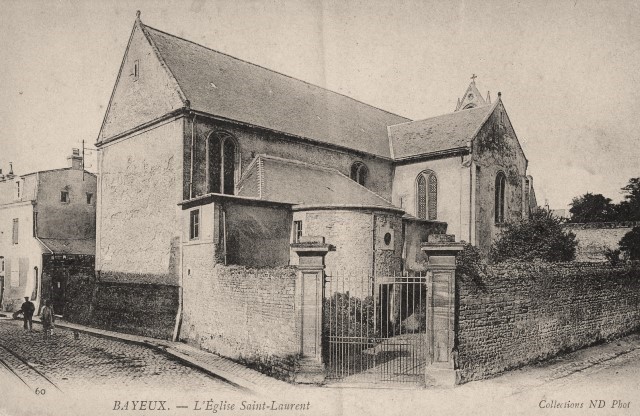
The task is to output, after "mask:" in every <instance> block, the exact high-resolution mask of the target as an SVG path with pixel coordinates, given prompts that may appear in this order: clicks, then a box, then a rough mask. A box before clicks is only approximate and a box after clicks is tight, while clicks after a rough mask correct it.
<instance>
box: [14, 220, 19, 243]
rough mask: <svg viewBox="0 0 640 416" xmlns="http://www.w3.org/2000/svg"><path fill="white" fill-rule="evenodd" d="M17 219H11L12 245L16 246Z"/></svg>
mask: <svg viewBox="0 0 640 416" xmlns="http://www.w3.org/2000/svg"><path fill="white" fill-rule="evenodd" d="M18 231H19V230H18V219H17V218H14V219H13V244H18Z"/></svg>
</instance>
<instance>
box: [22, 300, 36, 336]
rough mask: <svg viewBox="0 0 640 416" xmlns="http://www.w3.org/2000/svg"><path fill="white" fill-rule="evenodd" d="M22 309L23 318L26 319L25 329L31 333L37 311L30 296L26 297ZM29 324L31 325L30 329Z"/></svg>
mask: <svg viewBox="0 0 640 416" xmlns="http://www.w3.org/2000/svg"><path fill="white" fill-rule="evenodd" d="M20 309H21V310H22V317H23V319H24V329H28V330H29V331H31V330H32V328H33V313H34V312H35V311H36V307H35V306H33V303H32V302H31V301H30V300H29V296H25V297H24V303H23V304H22V307H21V308H20ZM27 324H28V325H29V326H28V327H27Z"/></svg>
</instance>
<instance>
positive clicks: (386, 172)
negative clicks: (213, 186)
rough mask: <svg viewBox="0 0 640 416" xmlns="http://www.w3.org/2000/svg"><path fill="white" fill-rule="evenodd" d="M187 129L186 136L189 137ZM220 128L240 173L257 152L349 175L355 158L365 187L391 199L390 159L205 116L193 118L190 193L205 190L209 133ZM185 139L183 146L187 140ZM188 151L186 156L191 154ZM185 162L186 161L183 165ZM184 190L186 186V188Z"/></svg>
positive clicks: (203, 191) (200, 193) (204, 191)
mask: <svg viewBox="0 0 640 416" xmlns="http://www.w3.org/2000/svg"><path fill="white" fill-rule="evenodd" d="M190 129H191V127H188V130H189V131H187V132H186V136H190ZM217 130H223V131H225V132H227V133H230V134H232V135H233V136H234V137H235V138H236V139H237V141H238V144H239V147H240V149H239V151H240V164H241V167H240V175H242V174H244V173H245V172H246V168H247V167H248V166H249V164H250V163H251V161H252V160H253V159H254V158H255V156H256V155H258V154H268V155H271V156H276V157H281V158H285V159H293V160H297V161H301V162H306V163H312V164H316V165H320V166H326V167H329V168H333V169H337V170H339V171H340V172H341V173H343V174H344V175H347V176H349V175H350V172H351V165H352V164H353V163H354V162H356V161H361V162H363V163H364V164H365V165H366V166H367V168H368V176H367V181H366V184H365V186H366V187H367V188H369V189H370V190H372V191H374V192H376V193H377V194H378V195H380V196H382V197H383V198H385V199H388V200H390V199H391V175H392V167H391V161H386V160H383V159H380V158H376V157H372V156H365V155H361V154H357V153H356V152H349V151H348V150H345V151H343V150H336V149H331V148H328V147H324V146H322V145H318V144H310V143H303V142H302V141H301V140H299V139H295V138H288V137H286V136H285V135H283V134H279V133H275V132H267V131H263V130H260V129H256V128H250V127H245V126H239V125H237V124H232V123H225V122H222V121H213V120H211V119H205V118H204V117H197V118H196V128H195V135H194V137H195V140H194V163H193V166H194V167H193V196H198V195H204V194H206V193H208V190H207V178H206V142H207V139H208V138H209V136H210V135H211V133H212V132H214V131H217ZM188 140H190V138H186V140H185V146H186V148H185V149H188V147H189V146H190V143H188V142H187V141H188ZM187 153H188V150H186V151H185V155H186V156H185V157H187V158H188V157H190V156H189V155H188V154H187ZM186 163H187V162H185V164H186ZM238 178H239V176H236V184H237V179H238ZM185 189H188V188H187V187H185Z"/></svg>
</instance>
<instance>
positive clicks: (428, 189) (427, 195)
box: [416, 170, 438, 220]
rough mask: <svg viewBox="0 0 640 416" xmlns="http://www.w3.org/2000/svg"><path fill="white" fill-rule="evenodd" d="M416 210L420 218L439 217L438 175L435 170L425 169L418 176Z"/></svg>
mask: <svg viewBox="0 0 640 416" xmlns="http://www.w3.org/2000/svg"><path fill="white" fill-rule="evenodd" d="M416 188H417V189H416V212H417V214H418V215H417V216H418V218H421V219H423V220H435V219H436V218H438V177H437V176H436V174H435V172H433V171H430V170H425V171H422V172H420V174H419V175H418V177H417V178H416Z"/></svg>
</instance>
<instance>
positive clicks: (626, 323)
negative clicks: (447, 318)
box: [456, 263, 640, 382]
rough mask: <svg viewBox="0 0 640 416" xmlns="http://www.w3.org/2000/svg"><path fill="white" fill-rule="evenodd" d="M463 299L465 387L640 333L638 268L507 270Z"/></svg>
mask: <svg viewBox="0 0 640 416" xmlns="http://www.w3.org/2000/svg"><path fill="white" fill-rule="evenodd" d="M457 292H458V293H457V299H458V301H457V303H458V305H457V308H456V309H457V311H456V313H457V319H456V330H457V345H458V367H459V370H460V373H461V374H460V375H461V378H462V381H463V382H464V381H471V380H477V379H482V378H487V377H490V376H492V375H495V374H499V373H501V372H503V371H505V370H508V369H511V368H516V367H520V366H523V365H526V364H530V363H533V362H536V361H540V360H543V359H546V358H550V357H552V356H555V355H557V354H558V353H561V352H565V351H571V350H575V349H578V348H581V347H585V346H588V345H591V344H594V343H597V342H601V341H604V340H608V339H611V338H615V337H619V336H622V335H624V334H627V333H630V332H633V331H636V330H638V329H640V265H639V264H637V263H635V264H623V265H619V266H615V267H614V266H611V265H609V264H606V263H556V264H549V263H526V264H525V263H505V264H501V265H498V266H491V267H489V268H488V269H487V273H486V276H483V277H482V278H479V279H471V278H468V277H466V276H461V275H458V276H457Z"/></svg>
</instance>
